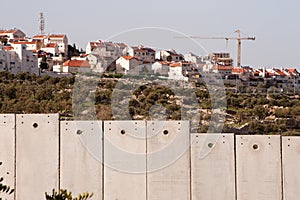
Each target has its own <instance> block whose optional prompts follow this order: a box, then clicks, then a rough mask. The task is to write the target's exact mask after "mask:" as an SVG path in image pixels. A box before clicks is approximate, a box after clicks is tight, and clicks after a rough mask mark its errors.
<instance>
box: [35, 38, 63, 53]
mask: <svg viewBox="0 0 300 200" xmlns="http://www.w3.org/2000/svg"><path fill="white" fill-rule="evenodd" d="M33 40H34V41H42V42H43V44H44V45H47V44H51V43H54V44H56V45H57V46H58V52H59V53H61V54H63V56H67V54H68V37H67V35H65V34H48V35H35V36H33Z"/></svg>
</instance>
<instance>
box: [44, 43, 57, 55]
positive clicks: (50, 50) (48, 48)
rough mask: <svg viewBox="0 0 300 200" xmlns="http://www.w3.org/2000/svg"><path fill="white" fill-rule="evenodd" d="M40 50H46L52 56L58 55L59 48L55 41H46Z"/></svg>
mask: <svg viewBox="0 0 300 200" xmlns="http://www.w3.org/2000/svg"><path fill="white" fill-rule="evenodd" d="M40 50H41V51H44V52H47V53H50V54H52V55H53V56H58V54H59V48H58V45H57V44H56V43H48V44H46V45H43V47H42V48H40Z"/></svg>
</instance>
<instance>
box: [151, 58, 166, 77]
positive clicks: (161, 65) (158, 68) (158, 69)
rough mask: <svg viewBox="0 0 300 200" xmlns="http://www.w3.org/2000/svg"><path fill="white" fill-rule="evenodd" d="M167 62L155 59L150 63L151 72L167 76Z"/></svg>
mask: <svg viewBox="0 0 300 200" xmlns="http://www.w3.org/2000/svg"><path fill="white" fill-rule="evenodd" d="M169 64H170V63H169V62H166V61H156V62H155V63H153V64H152V70H153V73H154V74H156V75H160V76H168V75H169V71H170V66H169Z"/></svg>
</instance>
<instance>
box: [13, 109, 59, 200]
mask: <svg viewBox="0 0 300 200" xmlns="http://www.w3.org/2000/svg"><path fill="white" fill-rule="evenodd" d="M16 145H17V148H16V197H17V199H18V200H19V199H20V200H23V199H30V200H41V199H45V192H48V193H51V191H52V189H53V188H54V189H56V190H57V189H58V174H59V173H58V168H59V167H58V161H59V158H58V154H59V153H58V148H59V116H58V114H49V115H47V114H28V115H16Z"/></svg>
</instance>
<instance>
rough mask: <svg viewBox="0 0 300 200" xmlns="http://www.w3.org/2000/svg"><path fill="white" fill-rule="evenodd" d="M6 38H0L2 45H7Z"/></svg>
mask: <svg viewBox="0 0 300 200" xmlns="http://www.w3.org/2000/svg"><path fill="white" fill-rule="evenodd" d="M7 41H8V39H7V37H1V43H2V44H4V45H7Z"/></svg>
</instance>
